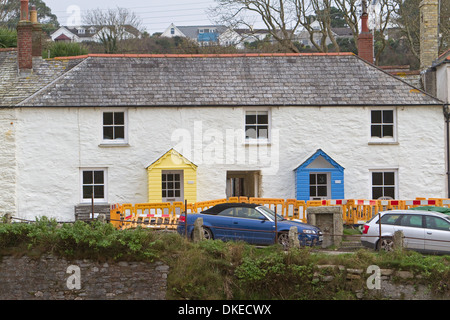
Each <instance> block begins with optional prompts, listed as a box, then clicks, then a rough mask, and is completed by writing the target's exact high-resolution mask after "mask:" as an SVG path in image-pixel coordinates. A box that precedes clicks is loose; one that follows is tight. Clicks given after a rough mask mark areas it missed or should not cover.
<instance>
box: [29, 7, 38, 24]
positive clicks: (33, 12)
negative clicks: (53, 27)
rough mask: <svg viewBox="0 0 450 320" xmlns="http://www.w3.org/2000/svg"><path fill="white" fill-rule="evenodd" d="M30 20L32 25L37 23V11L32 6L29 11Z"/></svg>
mask: <svg viewBox="0 0 450 320" xmlns="http://www.w3.org/2000/svg"><path fill="white" fill-rule="evenodd" d="M30 20H31V22H32V23H37V22H38V21H37V10H36V6H32V7H31V10H30Z"/></svg>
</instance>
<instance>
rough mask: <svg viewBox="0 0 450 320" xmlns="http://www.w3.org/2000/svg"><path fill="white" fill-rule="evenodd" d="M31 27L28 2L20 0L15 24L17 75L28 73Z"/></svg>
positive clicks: (31, 64)
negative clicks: (18, 14) (18, 16)
mask: <svg viewBox="0 0 450 320" xmlns="http://www.w3.org/2000/svg"><path fill="white" fill-rule="evenodd" d="M32 35H33V25H32V23H31V21H30V20H29V19H28V0H20V21H19V23H18V24H17V62H18V66H19V74H23V73H25V74H27V73H30V72H31V71H32V69H33V58H32V41H33V40H32Z"/></svg>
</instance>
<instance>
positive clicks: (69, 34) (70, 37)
mask: <svg viewBox="0 0 450 320" xmlns="http://www.w3.org/2000/svg"><path fill="white" fill-rule="evenodd" d="M124 29H125V30H124V33H123V39H133V38H139V37H140V32H139V30H137V29H136V28H134V27H132V26H129V25H127V26H124ZM101 32H106V33H108V32H109V30H108V27H106V26H89V25H84V26H61V27H60V28H59V29H58V30H56V31H55V32H53V33H52V34H51V35H50V38H51V39H52V41H66V42H86V41H93V42H99V33H101Z"/></svg>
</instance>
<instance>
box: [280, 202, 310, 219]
mask: <svg viewBox="0 0 450 320" xmlns="http://www.w3.org/2000/svg"><path fill="white" fill-rule="evenodd" d="M283 217H284V218H286V219H290V220H301V221H302V222H305V223H306V220H307V219H306V203H305V201H303V200H295V199H287V200H286V204H285V206H284V215H283Z"/></svg>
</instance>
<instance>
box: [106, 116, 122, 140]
mask: <svg viewBox="0 0 450 320" xmlns="http://www.w3.org/2000/svg"><path fill="white" fill-rule="evenodd" d="M125 123H126V113H125V112H124V111H119V112H117V111H114V112H113V111H108V112H103V141H105V142H125V141H126V126H125Z"/></svg>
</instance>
